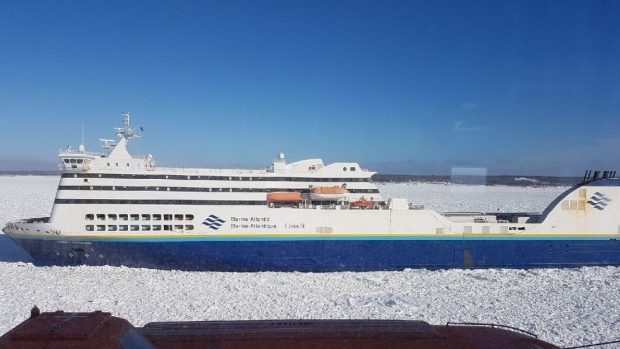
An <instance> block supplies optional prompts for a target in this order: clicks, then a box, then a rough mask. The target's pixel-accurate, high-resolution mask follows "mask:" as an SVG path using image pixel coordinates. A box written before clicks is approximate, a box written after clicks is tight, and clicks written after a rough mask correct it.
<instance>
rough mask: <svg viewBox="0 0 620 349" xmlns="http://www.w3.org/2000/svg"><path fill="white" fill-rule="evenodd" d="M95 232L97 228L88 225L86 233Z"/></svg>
mask: <svg viewBox="0 0 620 349" xmlns="http://www.w3.org/2000/svg"><path fill="white" fill-rule="evenodd" d="M93 230H95V226H94V225H87V226H86V231H93Z"/></svg>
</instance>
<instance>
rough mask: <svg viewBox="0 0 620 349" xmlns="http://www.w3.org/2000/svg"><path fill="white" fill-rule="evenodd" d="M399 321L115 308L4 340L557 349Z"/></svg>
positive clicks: (145, 348) (138, 348) (508, 335)
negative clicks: (196, 316) (140, 319)
mask: <svg viewBox="0 0 620 349" xmlns="http://www.w3.org/2000/svg"><path fill="white" fill-rule="evenodd" d="M480 325H481V324H446V325H441V326H437V325H429V324H428V323H426V322H423V321H396V320H263V321H193V322H154V323H149V324H147V325H146V326H144V327H142V328H136V327H133V326H132V325H131V324H130V323H129V322H128V321H127V320H124V319H121V318H118V317H114V316H112V315H111V314H110V313H104V312H101V311H96V312H92V313H65V312H62V311H57V312H50V313H42V314H39V312H38V309H36V308H34V309H33V312H32V316H31V317H30V318H29V319H27V320H26V321H24V322H23V323H21V324H20V325H18V326H17V327H15V328H14V329H12V330H10V331H9V332H7V333H6V334H5V335H3V336H2V337H0V349H17V348H19V349H39V348H46V349H60V348H62V349H78V348H79V349H91V348H93V349H94V348H98V349H100V348H111V349H112V348H118V349H181V348H183V349H198V348H217V349H238V348H256V349H262V348H265V349H267V348H269V349H279V348H294V349H306V348H325V349H330V348H334V349H336V348H338V349H348V348H351V349H353V348H356V349H371V348H372V349H398V348H407V349H418V348H424V349H439V348H441V349H491V348H493V349H495V348H502V349H533V348H536V349H557V347H556V346H554V345H552V344H549V343H547V342H544V341H542V340H539V339H537V338H536V337H535V336H534V335H532V334H528V333H527V332H525V331H521V330H516V329H511V330H509V329H507V328H498V327H496V326H497V325H485V324H482V325H483V326H480Z"/></svg>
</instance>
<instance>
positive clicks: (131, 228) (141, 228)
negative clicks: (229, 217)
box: [86, 224, 194, 231]
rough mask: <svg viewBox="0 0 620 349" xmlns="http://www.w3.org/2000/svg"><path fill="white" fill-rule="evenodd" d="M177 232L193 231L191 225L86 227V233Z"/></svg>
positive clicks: (102, 225) (103, 225)
mask: <svg viewBox="0 0 620 349" xmlns="http://www.w3.org/2000/svg"><path fill="white" fill-rule="evenodd" d="M178 230H186V231H191V230H194V226H193V225H191V224H186V225H181V224H177V225H172V224H164V225H160V224H154V225H148V224H142V225H138V224H132V225H124V224H123V225H112V224H108V225H105V224H97V225H91V224H89V225H87V226H86V231H178Z"/></svg>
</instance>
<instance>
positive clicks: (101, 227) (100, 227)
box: [97, 225, 105, 231]
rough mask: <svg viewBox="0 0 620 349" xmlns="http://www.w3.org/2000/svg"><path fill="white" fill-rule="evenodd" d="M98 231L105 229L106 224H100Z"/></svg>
mask: <svg viewBox="0 0 620 349" xmlns="http://www.w3.org/2000/svg"><path fill="white" fill-rule="evenodd" d="M97 231H105V225H98V226H97Z"/></svg>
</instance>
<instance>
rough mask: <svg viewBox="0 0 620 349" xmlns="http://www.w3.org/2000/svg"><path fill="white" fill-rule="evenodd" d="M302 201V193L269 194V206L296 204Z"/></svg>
mask: <svg viewBox="0 0 620 349" xmlns="http://www.w3.org/2000/svg"><path fill="white" fill-rule="evenodd" d="M301 200H302V197H301V193H300V192H297V191H293V192H290V191H277V192H273V193H268V194H267V203H268V204H296V203H299V202H301Z"/></svg>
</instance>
